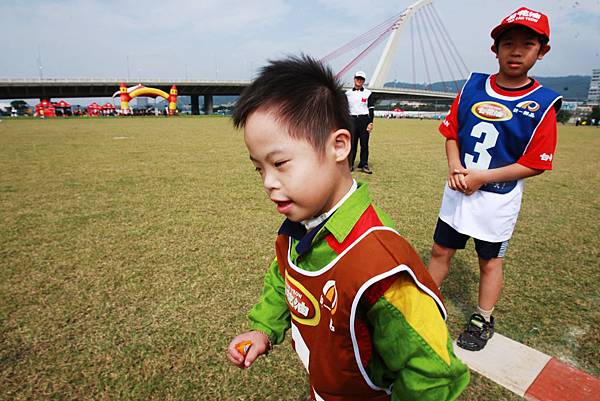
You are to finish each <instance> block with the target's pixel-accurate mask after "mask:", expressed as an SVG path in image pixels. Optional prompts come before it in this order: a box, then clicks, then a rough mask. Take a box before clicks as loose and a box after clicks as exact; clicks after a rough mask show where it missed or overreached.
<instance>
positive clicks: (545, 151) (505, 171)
mask: <svg viewBox="0 0 600 401" xmlns="http://www.w3.org/2000/svg"><path fill="white" fill-rule="evenodd" d="M556 142H557V131H556V111H555V109H554V108H550V109H549V110H548V112H547V113H546V115H545V116H544V118H543V120H542V121H541V122H540V125H539V126H538V128H537V129H536V132H535V135H534V136H533V138H532V139H531V142H530V143H529V145H528V146H527V149H526V150H525V152H524V153H523V155H522V156H521V157H520V158H519V160H518V161H517V162H516V163H514V164H509V165H508V166H504V167H500V168H496V169H491V170H465V169H459V171H460V172H461V173H463V174H465V182H466V185H467V189H466V190H465V191H464V192H465V194H467V195H470V194H472V193H473V192H475V191H476V190H478V189H479V187H481V186H482V185H484V184H487V183H490V182H502V181H513V180H520V179H522V178H527V177H532V176H535V175H539V174H542V173H543V172H544V171H545V170H552V161H553V159H554V151H555V150H556Z"/></svg>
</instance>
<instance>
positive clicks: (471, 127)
mask: <svg viewBox="0 0 600 401" xmlns="http://www.w3.org/2000/svg"><path fill="white" fill-rule="evenodd" d="M489 78H490V76H489V75H487V74H480V73H473V74H471V76H470V77H469V80H468V81H467V82H466V83H465V86H464V88H463V90H462V92H461V95H460V101H459V107H458V126H459V130H458V146H459V149H460V161H461V163H462V164H463V166H464V167H465V168H468V169H479V170H487V169H493V168H498V167H504V166H507V165H509V164H513V163H516V162H517V161H518V160H519V159H520V158H521V156H522V155H523V154H524V153H525V150H526V149H527V146H528V145H529V143H530V141H531V139H532V137H533V135H534V134H535V132H536V129H537V127H538V126H539V124H540V123H541V122H542V120H543V118H544V116H545V115H546V113H547V112H548V110H549V109H550V108H551V107H553V106H554V104H555V103H556V102H557V101H558V100H560V98H561V97H560V95H559V94H557V93H556V92H554V91H552V90H550V89H547V88H544V87H543V86H541V85H540V86H537V87H535V88H533V89H531V91H529V92H527V93H526V94H522V95H520V96H504V95H500V94H499V93H497V92H495V91H494V90H493V88H492V86H491V83H490V79H489ZM516 185H517V182H516V181H509V182H498V183H490V184H486V185H484V186H482V187H481V188H480V190H481V191H489V192H496V193H502V194H504V193H508V192H510V191H511V190H512V189H513V188H515V186H516Z"/></svg>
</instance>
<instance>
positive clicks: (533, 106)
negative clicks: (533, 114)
mask: <svg viewBox="0 0 600 401" xmlns="http://www.w3.org/2000/svg"><path fill="white" fill-rule="evenodd" d="M517 107H519V108H521V109H527V110H529V111H538V110H539V109H540V105H539V103H538V102H534V101H533V100H525V101H524V102H521V103H519V104H517Z"/></svg>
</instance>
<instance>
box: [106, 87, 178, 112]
mask: <svg viewBox="0 0 600 401" xmlns="http://www.w3.org/2000/svg"><path fill="white" fill-rule="evenodd" d="M117 95H119V96H120V99H121V114H123V115H128V114H131V109H130V108H129V102H130V101H131V99H134V98H136V97H138V96H147V97H153V98H157V97H158V96H160V97H162V98H164V99H165V100H166V101H168V102H169V109H168V110H169V115H170V116H172V115H174V114H175V113H176V112H177V87H176V86H175V85H173V86H171V90H170V91H169V93H167V92H165V91H163V90H160V89H157V88H149V87H147V86H144V85H142V84H137V85H135V86H130V87H129V88H128V87H127V86H126V85H125V83H124V82H121V85H120V86H119V90H118V91H117V92H115V93H114V94H113V96H112V97H113V99H114V98H115V96H117Z"/></svg>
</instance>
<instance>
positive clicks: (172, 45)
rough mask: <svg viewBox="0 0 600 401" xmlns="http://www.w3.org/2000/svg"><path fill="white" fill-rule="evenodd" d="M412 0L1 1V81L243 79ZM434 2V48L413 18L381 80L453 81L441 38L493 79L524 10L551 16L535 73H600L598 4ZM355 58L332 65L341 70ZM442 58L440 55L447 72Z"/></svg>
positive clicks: (330, 46) (597, 0) (354, 32)
mask: <svg viewBox="0 0 600 401" xmlns="http://www.w3.org/2000/svg"><path fill="white" fill-rule="evenodd" d="M415 1H416V0H408V1H405V0H398V1H367V0H327V1H326V0H306V1H291V0H263V1H253V0H181V1H178V0H171V1H154V0H146V1H144V2H140V1H127V0H121V1H114V0H102V1H95V0H83V1H66V0H43V1H38V0H29V1H26V2H24V1H20V0H19V1H15V0H3V1H2V2H0V27H2V31H3V44H2V56H1V57H0V79H3V78H5V79H6V78H34V79H38V78H40V76H43V78H105V79H119V80H121V79H127V80H130V81H143V80H144V79H154V78H160V79H200V80H247V79H251V78H252V77H253V76H255V75H256V73H257V70H258V69H259V68H260V67H261V66H263V65H264V64H265V63H266V62H267V60H269V59H277V58H281V57H284V56H286V55H290V54H300V53H305V54H309V55H311V56H314V57H316V58H321V57H322V56H324V55H326V54H328V53H330V52H331V51H333V50H335V49H337V48H340V47H341V46H342V45H344V44H345V43H347V42H349V41H350V40H352V39H354V38H356V37H357V36H359V35H361V34H362V33H364V32H366V31H368V30H369V29H371V28H372V27H374V26H377V25H378V24H380V23H381V22H383V21H385V20H386V19H388V18H390V17H391V16H394V15H396V14H399V13H400V12H402V11H403V10H404V9H405V8H406V7H408V6H409V5H411V4H412V3H414V2H415ZM433 5H434V8H435V10H436V11H437V14H438V15H439V16H440V17H441V20H442V21H443V24H444V26H445V29H446V31H447V33H448V35H437V36H433V35H432V36H430V37H429V40H431V41H432V43H434V46H433V47H430V46H428V45H427V40H428V37H427V36H425V33H424V32H425V30H424V26H423V25H422V23H421V24H420V25H419V22H418V21H421V22H422V21H424V19H423V18H422V19H420V20H417V19H413V20H412V21H411V22H410V23H409V25H407V26H406V27H404V32H403V35H402V37H401V40H400V41H399V45H398V49H397V52H396V55H395V57H394V61H393V64H392V67H391V68H390V74H389V76H388V80H389V81H393V80H398V81H404V82H419V83H420V82H428V81H429V82H435V81H438V80H441V79H440V78H442V79H444V80H446V79H449V78H451V77H454V78H456V76H458V75H460V71H459V70H458V68H457V67H454V66H455V65H456V64H458V62H454V63H453V62H452V58H451V56H452V55H455V53H453V54H450V53H447V54H446V53H444V52H443V51H440V50H437V49H439V47H436V45H435V43H436V40H437V41H439V42H440V43H442V44H445V45H444V48H445V49H447V48H449V47H450V45H449V42H448V41H447V38H448V37H449V38H451V40H452V42H453V43H454V45H455V46H456V48H457V49H458V54H459V55H460V57H461V58H462V59H463V60H464V62H465V64H466V66H467V68H468V69H469V70H470V71H483V72H494V71H496V69H497V63H496V60H495V57H494V54H493V53H492V52H491V51H490V50H489V48H490V45H491V44H492V40H491V38H490V36H489V32H490V31H491V29H492V28H493V27H494V26H496V25H497V24H498V23H499V22H500V21H501V20H502V19H503V18H504V17H505V16H507V15H508V14H510V13H511V12H512V11H514V10H516V9H517V8H519V7H520V6H521V5H525V6H527V7H530V8H533V9H535V10H539V11H542V12H544V13H546V14H547V15H548V17H549V19H550V26H551V38H550V44H551V46H552V50H551V51H550V53H549V54H548V55H547V56H546V58H545V59H544V60H543V61H541V62H539V63H538V64H536V66H535V67H534V70H533V72H532V73H533V75H536V76H562V75H591V71H592V69H593V68H600V40H599V39H600V0H578V1H574V0H568V1H567V0H543V1H541V0H539V1H538V0H535V1H533V0H532V1H525V0H522V1H514V0H503V1H491V0H479V1H474V0H433ZM410 24H412V28H411V27H410ZM411 30H412V32H413V36H412V38H413V40H414V42H415V43H416V44H417V45H418V42H419V40H418V37H417V36H416V34H415V33H414V32H416V31H417V30H420V32H421V33H422V36H421V40H422V41H423V43H425V46H424V47H425V48H426V50H425V57H427V55H428V53H429V58H428V62H427V63H426V64H427V68H425V63H424V62H423V55H422V53H420V52H419V50H416V51H415V57H414V59H415V60H416V61H415V62H414V63H413V61H412V60H413V57H412V50H411V43H412V41H411V35H410V32H411ZM430 32H432V31H430ZM432 33H433V32H432ZM436 38H437V39H436ZM363 47H364V46H363ZM417 48H421V47H420V46H417ZM432 48H433V49H434V50H433V52H434V53H436V54H437V55H438V56H437V59H434V58H433V56H431V52H432V50H431V49H432ZM361 50H362V48H357V49H355V50H354V52H349V53H347V54H345V55H343V56H342V57H340V58H339V59H336V60H335V61H333V62H332V64H331V65H332V67H333V68H334V70H336V71H337V70H339V69H341V68H342V66H344V65H345V64H346V63H348V62H349V61H350V60H351V59H352V58H354V57H355V56H356V55H357V54H358V53H359V52H360V51H361ZM382 50H383V44H381V45H379V47H378V48H375V49H374V50H373V51H372V52H371V53H370V54H369V56H367V57H365V58H364V59H363V60H362V61H361V62H360V63H358V64H357V65H356V66H355V67H353V69H352V70H351V72H352V71H354V70H358V69H361V70H364V71H365V72H367V75H369V76H370V75H371V74H372V72H373V70H374V67H375V65H376V62H377V60H378V58H379V55H380V54H381V53H382ZM440 55H446V58H447V59H448V60H449V62H448V64H449V65H450V68H449V69H448V68H445V67H444V66H445V65H446V63H445V62H444V59H443V57H440ZM455 59H456V60H459V59H458V57H455ZM436 60H437V61H436ZM436 63H437V64H436ZM40 65H41V67H42V68H41V69H40V68H39V67H40ZM437 65H441V67H439V68H438V67H437ZM452 68H454V70H453V69H452ZM444 71H446V72H444ZM438 72H441V73H438ZM349 77H350V76H349V75H348V77H347V78H345V79H344V80H345V81H349V79H350V78H349ZM367 81H368V79H367Z"/></svg>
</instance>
